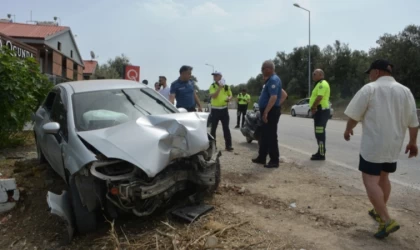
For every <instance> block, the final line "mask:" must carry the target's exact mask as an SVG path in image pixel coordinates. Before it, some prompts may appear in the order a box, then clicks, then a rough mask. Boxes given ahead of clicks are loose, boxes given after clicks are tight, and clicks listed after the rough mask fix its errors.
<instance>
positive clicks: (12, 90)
mask: <svg viewBox="0 0 420 250" xmlns="http://www.w3.org/2000/svg"><path fill="white" fill-rule="evenodd" d="M52 87H53V85H52V83H50V82H49V81H48V78H47V77H46V76H45V75H43V74H42V73H41V72H40V70H39V64H38V63H37V61H36V60H35V59H34V58H25V59H21V58H18V57H16V56H15V55H14V52H13V51H11V50H10V49H8V48H7V47H6V46H3V48H2V49H1V51H0V107H1V108H0V148H4V147H9V146H15V145H16V144H20V143H22V139H21V137H20V136H17V135H18V134H19V133H21V132H22V130H23V128H24V126H25V124H26V123H27V122H29V121H30V119H31V114H32V113H33V112H34V111H35V110H36V109H37V108H38V107H39V105H40V104H41V102H42V101H43V99H44V98H45V96H46V94H47V93H48V91H49V90H50V89H51V88H52Z"/></svg>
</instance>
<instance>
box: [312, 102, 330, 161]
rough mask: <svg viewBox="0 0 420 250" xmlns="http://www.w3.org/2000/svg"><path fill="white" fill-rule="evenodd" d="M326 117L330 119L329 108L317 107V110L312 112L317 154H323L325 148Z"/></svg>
mask: <svg viewBox="0 0 420 250" xmlns="http://www.w3.org/2000/svg"><path fill="white" fill-rule="evenodd" d="M328 119H330V110H329V109H324V110H322V109H321V107H318V110H317V111H316V113H315V114H314V127H315V138H316V140H317V142H318V154H319V155H321V156H325V153H326V152H327V148H326V146H325V140H326V135H325V128H326V127H327V122H328Z"/></svg>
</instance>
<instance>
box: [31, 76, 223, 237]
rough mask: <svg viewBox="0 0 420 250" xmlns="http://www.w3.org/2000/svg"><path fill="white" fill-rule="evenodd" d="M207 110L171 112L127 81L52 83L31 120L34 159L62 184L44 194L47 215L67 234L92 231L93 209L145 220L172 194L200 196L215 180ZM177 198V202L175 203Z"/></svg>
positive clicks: (161, 100)
mask: <svg viewBox="0 0 420 250" xmlns="http://www.w3.org/2000/svg"><path fill="white" fill-rule="evenodd" d="M207 117H208V113H187V112H186V111H185V110H178V109H176V108H175V107H174V106H173V105H172V104H171V103H170V102H169V101H167V100H166V99H165V98H164V97H162V96H161V95H160V94H158V93H157V92H155V91H154V90H153V89H151V88H149V87H147V86H145V85H143V84H139V83H137V82H134V81H128V80H91V81H78V82H68V83H62V84H59V85H56V86H55V87H54V89H53V90H52V91H51V92H50V93H49V94H48V96H47V98H46V99H45V101H44V103H43V104H42V106H41V107H40V108H39V109H38V110H37V112H36V113H35V114H34V115H33V120H34V121H35V126H34V132H35V139H36V145H37V151H38V158H39V160H40V161H41V162H45V161H46V162H48V163H49V164H50V165H51V167H52V168H53V169H54V170H55V171H56V172H57V173H58V174H59V175H60V176H61V177H62V178H63V179H64V180H65V181H66V182H67V184H68V186H69V192H65V191H64V192H63V194H54V193H51V192H48V194H47V202H48V204H49V207H50V209H51V212H52V213H55V214H56V215H59V216H60V217H62V218H64V219H65V220H66V221H67V223H68V229H69V236H70V238H72V236H73V231H74V229H77V230H78V231H79V232H81V233H87V232H90V231H93V230H95V229H96V224H97V214H98V213H97V212H98V211H101V210H102V211H105V212H106V213H107V214H108V215H109V216H113V217H116V216H117V215H118V214H119V213H121V212H130V213H133V214H135V215H137V216H148V215H150V214H151V213H153V212H154V211H155V210H156V209H157V208H158V207H162V206H163V205H165V204H166V203H167V202H168V201H170V200H171V198H172V197H174V195H175V194H181V195H183V196H182V197H190V196H194V195H195V197H203V196H205V195H206V194H210V195H211V194H212V193H213V192H214V191H215V190H216V189H217V187H218V185H219V182H220V163H219V157H220V152H219V151H218V150H217V149H216V144H215V141H214V139H213V138H212V137H211V136H210V135H209V134H208V133H207V126H206V124H207ZM182 197H181V198H182Z"/></svg>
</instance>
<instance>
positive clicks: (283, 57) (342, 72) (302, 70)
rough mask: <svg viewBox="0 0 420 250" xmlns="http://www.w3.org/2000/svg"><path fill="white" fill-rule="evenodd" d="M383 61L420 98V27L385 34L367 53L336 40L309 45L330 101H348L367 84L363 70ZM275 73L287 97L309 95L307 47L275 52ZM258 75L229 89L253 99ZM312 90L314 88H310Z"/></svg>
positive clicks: (257, 93) (259, 81) (259, 76)
mask: <svg viewBox="0 0 420 250" xmlns="http://www.w3.org/2000/svg"><path fill="white" fill-rule="evenodd" d="M377 58H384V59H388V60H390V61H391V63H393V64H394V66H395V67H394V77H395V78H396V79H397V81H399V82H400V83H402V84H404V85H405V86H407V87H408V88H410V89H411V91H412V92H413V94H414V96H415V97H416V98H417V99H419V98H420V84H419V83H420V66H419V65H420V26H416V25H409V26H407V27H406V28H405V29H404V30H403V31H402V32H400V33H398V34H384V35H383V36H381V37H379V39H378V40H377V47H375V48H371V49H369V50H368V51H362V50H352V49H351V48H350V47H349V45H348V44H346V43H342V42H340V41H335V42H334V43H333V44H332V45H328V46H326V47H325V48H322V49H321V48H319V47H318V46H317V45H313V46H311V61H312V70H314V69H316V68H321V69H323V70H324V72H325V75H326V80H328V82H329V83H330V85H331V90H332V97H331V98H332V100H333V101H334V100H335V101H338V100H343V99H350V98H351V97H352V96H353V95H354V94H355V93H356V92H357V90H359V89H360V88H361V87H362V86H363V85H364V84H365V83H367V82H368V78H367V75H366V74H364V71H365V70H366V69H367V68H368V67H369V65H370V63H371V62H372V61H373V60H375V59H377ZM274 62H275V65H276V72H277V74H278V75H279V76H280V78H281V80H282V82H283V88H284V89H285V90H286V91H287V92H288V94H289V96H292V97H294V98H304V97H306V96H307V95H308V47H307V46H306V47H297V48H295V49H293V51H292V52H290V53H286V52H284V51H281V52H277V54H276V56H275V57H274ZM262 85H263V83H262V75H261V74H259V75H257V76H255V77H252V78H251V79H249V80H248V82H247V83H244V84H239V85H236V86H234V87H233V88H232V90H233V92H234V94H237V93H239V91H240V89H241V88H243V87H245V88H246V89H247V90H248V92H249V93H250V94H251V95H253V96H258V95H259V94H260V91H261V88H262ZM312 87H313V86H312Z"/></svg>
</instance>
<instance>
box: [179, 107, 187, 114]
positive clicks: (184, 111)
mask: <svg viewBox="0 0 420 250" xmlns="http://www.w3.org/2000/svg"><path fill="white" fill-rule="evenodd" d="M178 111H179V113H188V110H186V109H184V108H178Z"/></svg>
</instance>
